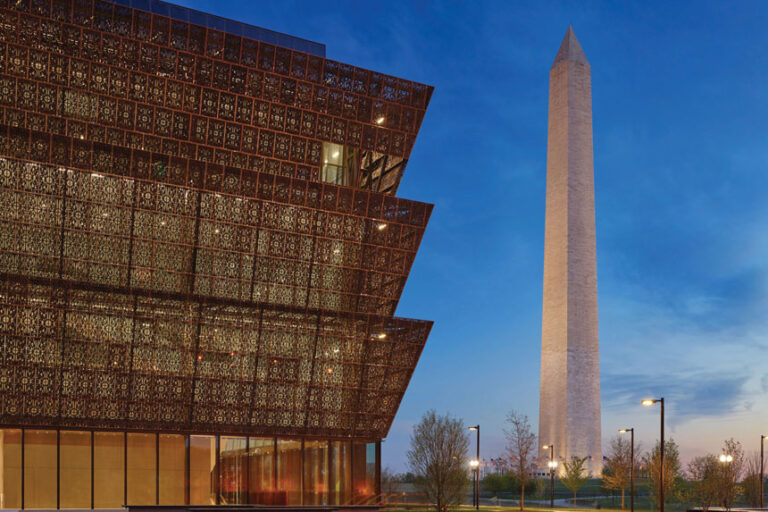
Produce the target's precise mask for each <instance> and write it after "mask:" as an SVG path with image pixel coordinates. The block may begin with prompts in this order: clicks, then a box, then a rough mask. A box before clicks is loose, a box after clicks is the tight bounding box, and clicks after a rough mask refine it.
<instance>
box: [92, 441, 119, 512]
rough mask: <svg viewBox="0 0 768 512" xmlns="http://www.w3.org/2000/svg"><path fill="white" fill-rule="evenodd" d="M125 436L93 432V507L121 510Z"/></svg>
mask: <svg viewBox="0 0 768 512" xmlns="http://www.w3.org/2000/svg"><path fill="white" fill-rule="evenodd" d="M124 457H125V434H123V433H122V432H95V433H94V437H93V505H94V507H96V508H122V506H123V503H124V502H125V490H124V488H123V482H124V481H125V476H124V469H125V462H124Z"/></svg>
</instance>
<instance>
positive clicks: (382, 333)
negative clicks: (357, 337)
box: [376, 332, 387, 340]
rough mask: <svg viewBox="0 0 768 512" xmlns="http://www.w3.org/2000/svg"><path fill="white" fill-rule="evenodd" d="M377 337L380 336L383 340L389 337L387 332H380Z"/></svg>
mask: <svg viewBox="0 0 768 512" xmlns="http://www.w3.org/2000/svg"><path fill="white" fill-rule="evenodd" d="M376 337H377V338H379V339H380V340H383V339H384V338H386V337H387V333H385V332H380V333H379V334H377V335H376Z"/></svg>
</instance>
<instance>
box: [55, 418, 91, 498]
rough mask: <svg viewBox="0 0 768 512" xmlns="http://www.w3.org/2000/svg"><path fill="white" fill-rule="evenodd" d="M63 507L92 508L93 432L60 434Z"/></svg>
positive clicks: (60, 496)
mask: <svg viewBox="0 0 768 512" xmlns="http://www.w3.org/2000/svg"><path fill="white" fill-rule="evenodd" d="M59 443H60V444H59V481H60V482H61V486H60V489H61V491H60V495H59V499H60V501H61V508H91V433H90V432H74V431H68V430H62V431H61V433H60V434H59Z"/></svg>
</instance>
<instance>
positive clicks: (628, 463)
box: [603, 435, 637, 509]
mask: <svg viewBox="0 0 768 512" xmlns="http://www.w3.org/2000/svg"><path fill="white" fill-rule="evenodd" d="M606 459H607V460H606V462H605V466H604V467H603V485H604V486H605V487H606V488H607V489H614V490H617V491H621V508H622V509H624V508H626V507H625V504H624V496H625V493H626V490H627V487H629V484H630V478H631V476H632V464H634V461H633V460H631V459H632V447H631V446H630V440H629V439H627V437H626V436H621V435H619V436H616V437H615V438H613V439H612V440H611V446H610V447H609V448H608V455H607V457H606ZM635 468H637V465H635Z"/></svg>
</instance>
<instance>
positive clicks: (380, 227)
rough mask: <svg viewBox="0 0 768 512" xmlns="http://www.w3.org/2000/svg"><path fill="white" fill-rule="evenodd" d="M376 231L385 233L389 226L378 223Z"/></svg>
mask: <svg viewBox="0 0 768 512" xmlns="http://www.w3.org/2000/svg"><path fill="white" fill-rule="evenodd" d="M376 229H378V230H379V231H383V230H385V229H387V225H386V224H384V223H383V222H380V223H378V224H377V225H376Z"/></svg>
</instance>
